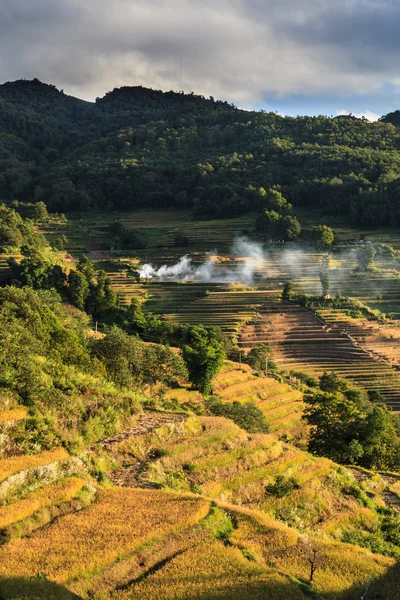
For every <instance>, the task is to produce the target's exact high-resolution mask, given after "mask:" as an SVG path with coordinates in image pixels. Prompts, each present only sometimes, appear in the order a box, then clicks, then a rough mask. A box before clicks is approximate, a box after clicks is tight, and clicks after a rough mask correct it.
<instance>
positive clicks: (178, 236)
mask: <svg viewBox="0 0 400 600" xmlns="http://www.w3.org/2000/svg"><path fill="white" fill-rule="evenodd" d="M188 245H189V238H188V236H187V235H186V234H185V233H182V231H175V233H174V246H175V247H176V248H185V247H186V246H188Z"/></svg>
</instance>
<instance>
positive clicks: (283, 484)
mask: <svg viewBox="0 0 400 600" xmlns="http://www.w3.org/2000/svg"><path fill="white" fill-rule="evenodd" d="M299 488H300V486H299V484H298V483H297V481H296V480H295V479H294V478H293V477H288V478H285V477H284V476H283V475H277V477H275V482H274V483H273V484H270V485H267V486H266V487H265V493H266V494H267V495H269V496H276V498H284V497H285V496H290V494H291V493H292V492H293V491H294V490H298V489H299Z"/></svg>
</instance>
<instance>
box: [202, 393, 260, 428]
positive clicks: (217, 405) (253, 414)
mask: <svg viewBox="0 0 400 600" xmlns="http://www.w3.org/2000/svg"><path fill="white" fill-rule="evenodd" d="M206 408H207V410H208V412H210V413H211V414H212V415H215V416H217V417H225V418H226V419H231V420H232V421H233V422H234V423H236V425H239V427H241V428H242V429H244V430H245V431H248V432H249V433H268V432H269V426H268V423H267V422H266V419H265V416H264V414H263V412H262V410H261V409H260V408H259V407H258V406H257V405H256V404H254V402H246V403H242V402H237V401H234V402H222V401H221V400H220V399H219V398H217V397H216V396H212V397H211V398H209V400H207V401H206Z"/></svg>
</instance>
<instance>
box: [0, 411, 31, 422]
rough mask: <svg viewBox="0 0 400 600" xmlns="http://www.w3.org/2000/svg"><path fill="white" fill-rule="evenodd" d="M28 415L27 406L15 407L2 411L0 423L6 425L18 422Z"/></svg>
mask: <svg viewBox="0 0 400 600" xmlns="http://www.w3.org/2000/svg"><path fill="white" fill-rule="evenodd" d="M27 415H28V409H27V408H23V407H21V408H14V409H12V410H4V411H1V412H0V425H6V424H7V423H16V422H17V421H22V420H23V419H25V418H26V417H27Z"/></svg>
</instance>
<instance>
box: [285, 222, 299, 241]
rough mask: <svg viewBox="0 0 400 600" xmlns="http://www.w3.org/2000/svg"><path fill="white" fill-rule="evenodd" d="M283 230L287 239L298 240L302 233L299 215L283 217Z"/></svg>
mask: <svg viewBox="0 0 400 600" xmlns="http://www.w3.org/2000/svg"><path fill="white" fill-rule="evenodd" d="M282 222H283V231H284V236H285V238H286V239H287V240H289V241H293V240H296V239H297V238H298V237H299V235H300V233H301V225H300V222H299V220H298V219H297V217H292V216H287V217H284V219H283V221H282Z"/></svg>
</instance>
